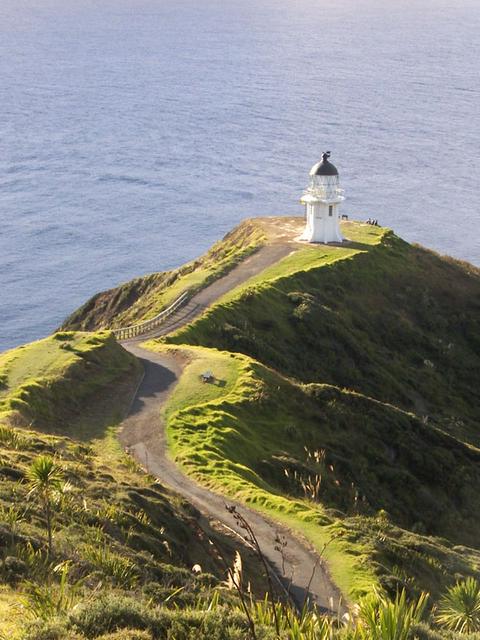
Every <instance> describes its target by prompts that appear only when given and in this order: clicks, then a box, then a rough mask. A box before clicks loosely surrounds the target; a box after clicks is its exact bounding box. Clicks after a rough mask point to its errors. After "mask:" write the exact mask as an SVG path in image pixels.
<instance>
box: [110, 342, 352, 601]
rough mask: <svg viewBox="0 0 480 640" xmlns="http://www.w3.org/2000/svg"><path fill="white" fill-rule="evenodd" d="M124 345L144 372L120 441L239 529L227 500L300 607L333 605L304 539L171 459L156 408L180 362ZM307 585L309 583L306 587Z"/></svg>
mask: <svg viewBox="0 0 480 640" xmlns="http://www.w3.org/2000/svg"><path fill="white" fill-rule="evenodd" d="M126 348H127V349H128V350H129V351H130V352H131V353H133V354H134V355H135V356H137V357H138V358H140V360H141V362H142V364H143V366H144V369H145V376H144V378H143V381H142V383H141V385H140V387H139V389H138V392H137V395H136V397H135V400H134V402H133V405H132V408H131V411H130V414H129V416H128V417H127V419H126V420H125V421H124V423H123V425H122V431H121V434H120V439H121V441H122V444H124V445H125V446H126V447H128V448H129V450H130V451H131V452H132V453H133V454H134V456H135V457H136V458H137V460H139V462H141V463H142V464H143V465H144V466H145V467H146V468H147V469H148V471H149V472H150V473H151V474H152V475H154V476H156V477H157V478H158V479H159V480H160V481H161V482H162V483H164V484H166V485H168V486H170V487H171V488H172V489H174V490H175V491H177V492H178V493H180V494H181V495H182V496H184V497H185V498H187V499H188V500H189V502H191V503H192V504H194V505H195V506H196V507H197V508H198V509H199V510H200V511H201V512H202V513H203V514H205V515H206V516H207V517H209V518H214V519H215V520H217V521H218V522H220V523H221V524H222V525H224V526H227V527H228V528H229V529H231V530H233V531H234V532H235V533H237V534H239V535H242V530H241V528H240V527H239V526H238V524H237V523H236V522H235V520H234V518H233V516H232V515H231V514H230V513H228V512H227V510H226V505H227V504H228V505H233V504H235V506H236V507H237V508H238V511H239V512H240V513H241V514H242V515H244V516H245V517H246V518H247V520H248V522H249V523H250V525H251V526H252V528H253V530H254V532H255V535H256V536H257V539H258V540H259V543H260V547H261V549H262V551H263V554H264V555H265V557H266V558H267V559H268V561H269V564H270V566H271V567H272V568H273V570H274V572H275V574H276V575H277V576H278V577H279V578H280V579H281V581H282V583H283V585H284V586H285V587H286V588H287V589H289V591H290V594H291V596H292V597H293V599H294V600H295V602H296V604H297V605H298V606H299V607H301V606H302V605H303V603H304V601H305V599H306V598H309V599H310V601H311V602H314V603H316V604H317V605H318V606H319V607H321V608H322V609H325V610H330V611H331V610H337V608H338V603H339V598H340V594H339V592H338V589H337V588H336V587H335V585H334V584H333V583H332V581H331V579H330V578H329V575H328V572H327V570H326V567H325V566H324V564H323V562H322V561H321V559H320V558H319V557H318V554H317V553H316V552H315V551H314V550H313V549H312V548H311V547H310V545H309V544H308V543H307V542H306V541H305V540H303V539H302V538H300V537H299V536H298V535H297V534H294V533H292V532H290V531H289V530H288V529H286V528H285V527H282V526H280V525H278V524H276V523H274V522H272V521H270V520H269V519H268V518H266V517H265V516H263V515H261V514H259V513H258V512H256V511H253V510H252V509H248V508H247V507H245V506H244V505H240V504H238V503H235V502H234V501H232V500H229V499H226V498H224V497H222V496H220V495H217V494H215V493H213V492H211V491H209V490H208V489H205V488H204V487H202V486H201V485H198V484H196V483H195V482H194V481H193V480H191V479H190V478H189V477H187V476H186V475H184V474H183V473H182V472H181V471H180V469H179V468H178V467H177V466H176V465H175V463H174V462H173V461H172V460H170V458H169V457H168V455H167V443H166V434H165V425H164V423H163V420H162V418H161V410H162V407H163V405H164V403H165V401H166V399H167V398H168V396H169V394H170V393H171V392H172V390H173V389H174V387H175V385H176V383H177V381H178V378H179V376H180V375H181V373H182V363H181V362H179V361H178V360H177V359H176V358H174V357H173V356H167V355H164V354H159V353H154V352H152V351H147V350H145V349H142V348H141V347H139V346H138V345H135V344H129V345H126ZM277 534H281V535H282V536H283V537H284V539H285V541H286V542H287V545H286V547H285V551H284V569H283V570H282V556H281V554H280V553H279V552H278V551H277V550H275V547H276V546H277V543H276V542H275V539H276V537H277ZM308 585H310V589H309V590H308V591H307V586H308Z"/></svg>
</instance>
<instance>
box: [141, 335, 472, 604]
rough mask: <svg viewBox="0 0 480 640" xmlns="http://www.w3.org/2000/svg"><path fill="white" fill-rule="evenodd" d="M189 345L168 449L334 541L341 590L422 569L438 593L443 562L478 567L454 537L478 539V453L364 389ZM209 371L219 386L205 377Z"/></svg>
mask: <svg viewBox="0 0 480 640" xmlns="http://www.w3.org/2000/svg"><path fill="white" fill-rule="evenodd" d="M148 346H149V348H152V349H165V348H166V347H164V346H162V345H161V344H158V343H157V344H155V343H153V342H150V343H148ZM182 353H184V354H185V355H187V357H188V359H189V364H188V366H187V368H186V370H185V372H184V374H183V376H182V379H181V381H180V383H179V385H178V386H177V387H176V389H175V391H174V392H173V395H172V397H171V399H170V401H169V403H168V405H167V408H166V415H167V419H168V435H169V444H170V447H171V451H172V455H173V456H174V457H175V459H176V460H177V461H178V462H179V463H180V464H181V465H182V466H183V467H184V468H185V470H186V471H187V472H188V473H189V474H192V475H194V477H195V478H197V479H198V480H199V481H200V482H202V483H205V484H207V485H208V486H210V487H213V488H214V489H215V490H217V491H220V492H225V493H227V494H229V495H231V496H235V497H237V498H240V499H241V500H245V501H247V502H249V503H250V504H252V505H255V506H256V507H257V508H259V509H262V510H265V511H267V512H268V513H269V514H270V515H272V516H274V517H275V518H277V519H279V520H285V521H286V522H288V524H290V525H291V526H294V527H297V528H299V529H300V530H301V531H302V532H303V533H304V534H305V535H307V536H308V537H309V538H310V539H311V540H312V542H314V543H315V545H316V546H317V548H319V549H322V547H323V545H324V544H325V543H326V542H329V546H328V548H327V550H326V555H327V557H328V558H329V560H330V567H331V570H332V572H333V576H334V578H335V580H336V581H337V583H338V584H340V586H341V587H342V588H343V589H344V592H345V593H348V592H350V595H353V596H358V593H359V592H361V591H362V590H365V589H369V588H370V587H371V580H372V575H376V576H377V578H378V579H380V580H381V581H382V583H383V584H385V585H388V586H389V587H394V586H395V585H397V586H398V584H402V580H404V579H405V577H406V576H410V577H413V576H415V578H416V580H417V582H416V588H417V589H418V588H423V589H428V590H429V591H430V592H431V593H433V594H434V595H437V594H438V593H439V591H440V590H441V588H442V587H443V586H445V583H448V582H449V581H451V579H452V574H450V575H445V573H444V569H443V567H444V566H450V568H451V571H452V572H454V573H459V574H462V573H463V574H468V573H474V574H476V573H477V570H478V564H477V563H478V561H479V560H480V553H479V552H477V551H474V550H473V549H467V548H464V547H462V550H460V549H459V548H458V547H455V546H454V545H459V544H461V545H470V546H471V547H477V548H478V547H480V537H479V534H478V526H477V522H478V517H479V516H480V500H479V499H478V495H479V492H480V466H479V463H480V451H478V450H474V449H472V448H471V447H468V446H466V445H464V444H461V443H459V442H458V441H457V440H455V439H453V438H451V437H449V436H447V435H445V434H444V433H442V432H439V431H438V430H436V429H435V428H433V427H431V426H429V425H428V424H424V423H422V422H421V421H420V420H418V419H417V418H416V417H414V416H413V415H412V414H408V413H405V412H403V411H400V410H398V409H396V408H394V407H392V406H390V405H387V404H384V403H381V402H378V401H376V400H373V399H371V398H368V397H366V396H363V395H361V394H358V393H354V392H350V391H346V390H342V389H339V388H336V387H332V386H330V385H319V384H307V385H302V384H296V383H294V382H291V381H289V380H288V379H286V378H283V377H281V376H279V375H278V374H277V373H275V372H274V371H272V370H270V369H267V368H266V367H264V366H263V365H261V364H260V363H258V362H255V361H254V360H251V359H250V358H248V357H245V356H241V355H238V354H237V355H233V354H231V353H226V352H223V353H222V352H217V351H211V350H208V349H190V350H185V348H183V350H182ZM207 369H208V370H211V371H212V372H213V373H214V374H215V376H216V383H215V384H212V385H205V384H204V383H202V382H201V380H200V375H199V374H200V373H201V371H204V370H207ZM339 532H341V533H342V536H341V537H340V538H339V539H336V537H337V534H338V533H339ZM332 536H333V541H332V540H331V538H332ZM425 536H436V537H442V538H448V539H449V540H450V541H451V542H450V543H447V542H446V541H445V540H439V539H436V538H435V537H425ZM440 559H441V560H440Z"/></svg>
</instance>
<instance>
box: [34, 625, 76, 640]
mask: <svg viewBox="0 0 480 640" xmlns="http://www.w3.org/2000/svg"><path fill="white" fill-rule="evenodd" d="M22 640H84V638H83V636H80V635H78V634H76V633H74V632H73V631H72V632H70V631H68V630H67V627H66V626H65V623H64V622H60V621H58V620H49V621H48V622H46V621H45V620H36V621H35V622H32V623H30V624H29V625H28V626H27V628H26V630H25V632H24V634H23V635H22Z"/></svg>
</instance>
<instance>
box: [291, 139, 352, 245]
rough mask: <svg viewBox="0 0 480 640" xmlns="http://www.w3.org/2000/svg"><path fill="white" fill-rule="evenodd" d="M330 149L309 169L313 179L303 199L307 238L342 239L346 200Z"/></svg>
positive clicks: (320, 239) (332, 240) (304, 234)
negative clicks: (341, 209)
mask: <svg viewBox="0 0 480 640" xmlns="http://www.w3.org/2000/svg"><path fill="white" fill-rule="evenodd" d="M329 158H330V151H326V152H325V153H324V154H323V155H322V159H321V160H320V162H317V164H316V165H314V166H313V167H312V168H311V170H310V183H309V185H308V188H307V190H306V191H305V193H304V194H303V196H302V198H301V200H300V202H301V203H302V204H304V205H305V218H306V225H305V229H304V231H303V234H302V236H301V239H302V240H306V241H307V242H324V243H325V242H342V240H343V237H342V234H341V233H340V212H339V209H340V203H341V202H342V201H343V200H344V197H343V190H342V189H340V183H339V179H338V171H337V169H336V167H335V166H334V165H333V164H332V163H331V162H330V160H329Z"/></svg>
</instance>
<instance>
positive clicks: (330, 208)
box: [328, 204, 333, 216]
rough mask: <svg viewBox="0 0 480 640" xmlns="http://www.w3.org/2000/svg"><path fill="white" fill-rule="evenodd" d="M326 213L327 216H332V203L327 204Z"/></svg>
mask: <svg viewBox="0 0 480 640" xmlns="http://www.w3.org/2000/svg"><path fill="white" fill-rule="evenodd" d="M328 215H329V216H333V205H332V204H331V205H329V207H328Z"/></svg>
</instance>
